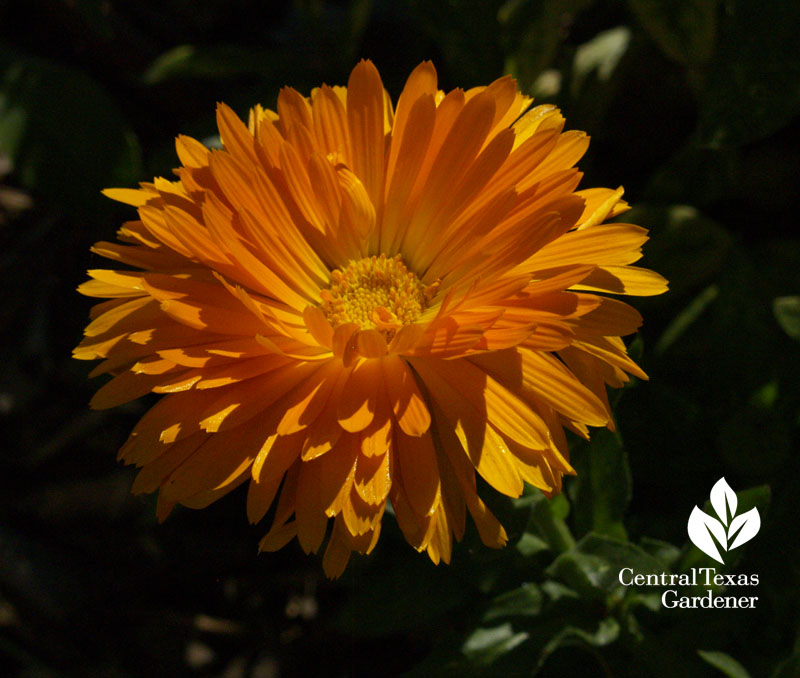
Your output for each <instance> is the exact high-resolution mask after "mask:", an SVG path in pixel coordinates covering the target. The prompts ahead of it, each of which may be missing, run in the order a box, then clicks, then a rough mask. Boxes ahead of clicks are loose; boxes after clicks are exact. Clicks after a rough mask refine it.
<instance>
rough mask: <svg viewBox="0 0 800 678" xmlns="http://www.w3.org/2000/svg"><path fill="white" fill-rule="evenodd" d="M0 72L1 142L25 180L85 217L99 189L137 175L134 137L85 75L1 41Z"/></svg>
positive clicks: (97, 204)
mask: <svg viewBox="0 0 800 678" xmlns="http://www.w3.org/2000/svg"><path fill="white" fill-rule="evenodd" d="M0 72H2V76H1V77H0V146H1V147H2V150H3V152H5V153H7V154H8V155H10V156H11V158H12V159H13V161H14V166H15V172H16V175H17V177H18V179H19V181H20V182H21V183H22V185H23V186H25V187H26V188H28V189H31V190H32V191H35V192H36V193H38V194H39V195H41V196H43V197H45V198H47V199H48V201H49V202H50V203H53V204H57V205H59V206H60V208H62V209H65V210H68V211H72V212H73V213H75V214H78V215H80V216H82V217H87V216H91V215H93V214H95V213H96V212H97V211H98V210H102V209H104V207H103V206H104V205H105V204H106V203H107V201H105V200H104V199H103V198H102V197H101V196H100V191H101V190H102V189H103V188H105V187H110V186H128V185H130V184H133V183H134V182H135V181H136V180H138V179H140V178H141V152H140V149H139V144H138V141H137V140H136V137H135V136H134V134H133V132H132V131H131V129H130V128H129V127H128V125H127V123H126V121H125V119H124V118H123V116H122V112H121V111H120V109H119V108H118V107H117V105H116V103H115V102H114V101H113V100H112V99H111V98H110V97H109V95H108V94H107V93H106V92H105V91H104V90H103V89H102V88H101V87H100V85H98V84H97V83H96V82H94V81H93V80H92V79H91V78H89V77H88V76H87V75H86V74H84V73H82V72H81V71H77V70H74V69H72V68H70V67H68V66H65V65H63V64H59V63H54V62H51V61H48V60H46V59H42V58H39V57H33V56H27V55H23V54H20V53H17V52H14V51H12V50H10V49H4V48H2V47H0Z"/></svg>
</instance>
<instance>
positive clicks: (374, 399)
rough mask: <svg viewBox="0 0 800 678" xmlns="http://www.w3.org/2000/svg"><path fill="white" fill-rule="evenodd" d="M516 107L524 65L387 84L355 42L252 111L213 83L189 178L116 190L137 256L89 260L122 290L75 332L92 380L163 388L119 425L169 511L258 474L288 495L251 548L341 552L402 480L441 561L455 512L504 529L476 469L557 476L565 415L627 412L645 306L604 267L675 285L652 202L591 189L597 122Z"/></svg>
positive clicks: (546, 480) (360, 546)
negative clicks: (342, 74) (481, 75)
mask: <svg viewBox="0 0 800 678" xmlns="http://www.w3.org/2000/svg"><path fill="white" fill-rule="evenodd" d="M529 106H530V100H529V99H528V98H527V97H525V96H524V95H522V94H521V93H520V92H519V91H518V90H517V88H516V84H515V83H514V81H513V80H512V79H511V78H509V77H504V78H501V79H499V80H496V81H495V82H493V83H492V84H491V85H489V86H488V87H478V88H475V89H471V90H468V91H466V92H464V91H462V90H459V89H456V90H453V91H451V92H449V93H446V94H445V93H444V92H442V91H440V90H439V89H438V87H437V80H436V72H435V70H434V68H433V66H432V65H431V64H430V63H427V62H426V63H423V64H421V65H420V66H418V67H417V68H416V69H415V70H414V71H413V73H412V74H411V76H410V77H409V79H408V82H407V83H406V85H405V88H404V89H403V92H402V93H401V95H400V98H399V100H398V102H397V105H396V107H393V106H392V102H391V100H390V98H389V96H388V95H387V93H386V91H385V90H384V88H383V85H382V83H381V80H380V76H379V75H378V71H377V70H376V69H375V67H374V66H373V65H372V63H370V62H369V61H362V62H361V63H359V64H358V65H357V66H356V68H355V69H354V70H353V72H352V74H351V76H350V80H349V82H348V86H347V88H342V87H327V86H325V85H323V86H322V87H320V88H318V89H315V90H314V91H312V93H311V96H310V97H304V96H302V95H300V94H299V93H297V92H296V91H294V90H292V89H284V90H282V91H281V93H280V96H279V97H278V106H277V109H278V110H277V112H273V111H269V110H265V109H263V108H261V107H260V106H256V107H255V108H253V109H252V110H251V112H250V116H249V120H248V122H247V124H245V123H243V122H242V121H241V120H239V118H237V116H236V115H235V114H234V113H233V111H232V110H231V109H230V108H228V107H227V106H225V105H224V104H220V105H219V107H218V109H217V122H218V125H219V131H220V135H221V139H222V144H223V149H222V150H209V149H208V148H206V147H204V146H203V145H202V144H200V143H199V142H197V141H195V140H194V139H191V138H189V137H185V136H179V137H178V139H177V151H178V156H179V158H180V161H181V164H182V166H181V167H180V168H178V169H177V170H176V171H175V173H176V175H177V181H168V180H166V179H162V178H157V179H155V181H154V182H153V183H143V184H141V188H140V189H136V190H131V189H110V190H108V191H106V194H107V195H108V196H109V197H111V198H113V199H115V200H119V201H122V202H125V203H128V204H130V205H133V206H134V207H136V208H138V219H136V220H134V221H129V222H127V223H125V224H124V225H123V226H122V228H121V229H120V231H119V233H118V235H119V240H120V241H122V244H118V243H107V242H101V243H97V244H96V245H95V246H94V248H93V251H94V252H96V253H97V254H100V255H102V256H104V257H107V258H109V259H112V260H114V261H116V262H119V263H120V264H123V265H125V266H126V267H127V268H125V269H124V270H122V269H120V270H105V269H103V270H92V271H89V275H90V276H91V278H92V280H90V281H88V282H86V283H84V284H83V285H81V287H80V291H81V292H82V293H84V294H86V295H89V296H94V297H103V298H107V299H108V300H107V301H104V302H103V303H100V304H98V305H97V306H95V307H94V309H93V310H92V318H93V320H92V322H91V323H90V324H89V326H88V327H87V328H86V338H85V339H84V341H83V342H82V343H81V345H80V346H79V347H78V348H77V349H76V351H75V356H76V357H77V358H80V359H87V360H88V359H96V358H102V359H103V362H102V363H100V365H98V367H97V368H96V369H95V370H94V372H93V374H100V373H104V372H109V373H111V374H112V375H114V376H113V379H111V381H109V382H108V383H107V384H106V385H105V386H103V387H102V388H101V389H100V390H99V391H98V392H97V394H96V395H95V397H94V399H93V400H92V406H93V407H96V408H106V407H113V406H115V405H119V404H121V403H124V402H127V401H129V400H132V399H134V398H138V397H140V396H142V395H144V394H146V393H150V392H154V393H160V394H163V396H162V398H161V399H160V400H159V401H158V402H157V404H156V405H155V406H154V407H153V408H152V409H150V410H149V412H148V413H147V414H145V416H144V417H143V418H142V420H141V421H140V422H139V423H138V425H137V426H136V427H135V428H134V430H133V432H132V433H131V436H130V438H129V440H128V441H127V442H126V443H125V445H124V446H123V447H122V449H121V451H120V457H121V458H122V459H123V460H125V461H126V462H128V463H131V464H136V465H137V466H139V467H141V470H140V471H139V474H138V476H137V478H136V481H135V483H134V488H133V489H134V492H153V491H156V490H157V491H158V515H159V517H161V518H163V517H165V516H166V515H167V514H168V513H169V512H170V510H171V509H172V507H173V506H174V505H175V504H183V505H185V506H189V507H193V508H199V507H203V506H206V505H208V504H209V503H211V502H213V501H214V500H215V499H217V498H219V497H220V496H222V495H224V494H226V493H227V492H229V491H230V490H231V489H233V488H234V487H236V486H238V485H239V484H241V483H245V482H246V483H248V495H247V513H248V516H249V518H250V520H251V521H252V522H254V523H255V522H258V521H260V520H262V518H264V516H265V515H266V514H267V512H268V511H270V508H271V507H273V505H274V509H273V510H272V526H271V528H270V529H269V531H268V532H267V534H266V536H265V537H264V538H263V540H262V541H261V548H262V549H263V550H275V549H278V548H281V547H282V546H283V545H284V544H286V543H287V542H289V541H290V540H291V539H292V538H294V537H295V536H296V537H297V538H298V540H299V542H300V545H301V546H302V547H303V549H304V550H305V551H306V552H312V551H315V552H316V551H318V550H319V549H320V548H321V547H322V546H323V544H325V545H326V546H325V555H324V558H323V564H324V568H325V571H326V572H327V574H328V575H329V576H337V575H339V574H340V573H341V572H342V571H343V570H344V568H345V566H346V564H347V561H348V558H349V556H350V553H351V552H352V551H358V552H361V553H365V552H367V553H368V552H369V551H371V550H372V549H373V547H374V546H375V544H376V542H377V540H378V536H379V534H380V529H381V521H382V519H383V514H384V511H385V508H386V506H387V504H388V503H389V502H390V503H391V506H392V507H393V509H394V513H395V515H396V518H397V522H398V523H399V525H400V528H401V529H402V531H403V534H404V535H405V537H406V539H407V540H408V541H409V543H410V544H411V545H412V546H414V547H415V548H416V549H417V550H420V551H422V550H425V551H427V553H428V555H429V556H430V557H431V559H432V560H433V561H434V562H437V563H438V562H439V561H440V560H444V561H448V560H449V558H450V554H451V549H452V543H453V538H454V537H455V539H460V538H461V536H462V535H463V533H464V529H465V519H466V518H465V517H466V513H467V512H469V514H470V515H471V516H472V519H473V520H474V521H475V524H476V526H477V529H478V532H479V533H480V536H481V539H482V540H483V541H484V543H486V544H487V545H488V546H493V547H500V546H502V545H503V544H504V543H505V541H506V534H505V531H504V530H503V527H502V526H501V525H500V523H499V522H498V521H497V520H496V518H495V517H494V516H493V515H492V514H491V513H490V512H489V510H488V509H487V508H486V506H485V505H484V503H483V501H482V500H481V498H480V497H479V496H478V493H477V492H476V475H475V473H476V471H477V473H478V474H480V475H481V476H482V477H483V478H484V479H485V480H486V482H487V483H488V484H489V485H490V486H492V487H493V488H494V489H496V490H497V491H499V492H502V493H503V494H506V495H509V496H512V497H516V496H519V495H520V494H521V492H522V490H523V485H524V483H530V484H531V485H534V486H535V487H538V488H540V489H541V490H542V491H543V492H545V493H546V494H548V495H552V494H554V493H556V492H558V491H559V490H560V488H561V478H562V475H564V474H571V473H574V471H573V469H572V467H571V466H570V464H569V461H568V448H567V443H566V440H565V435H564V428H568V429H570V430H572V431H574V432H575V433H577V434H578V435H582V436H584V437H587V436H588V428H587V427H589V426H608V427H613V423H612V417H611V412H610V409H609V405H608V400H607V398H606V385H611V386H615V387H619V386H621V385H622V384H623V383H624V382H626V381H627V380H628V374H634V375H637V376H639V377H641V378H645V375H644V373H643V372H642V371H641V369H639V367H638V366H637V365H636V364H635V363H634V362H633V361H631V360H630V358H628V356H627V355H626V351H625V345H624V344H623V342H622V340H621V339H620V336H624V335H627V334H631V333H633V332H635V331H636V329H637V328H638V326H639V325H640V323H641V318H640V316H639V314H638V313H637V312H636V311H635V310H634V309H633V308H631V307H630V306H628V305H626V304H624V303H622V302H620V301H617V300H616V299H614V298H611V297H609V296H603V295H600V294H597V293H598V292H601V293H602V292H605V293H612V294H632V295H651V294H658V293H661V292H663V291H664V290H665V289H666V286H665V281H664V280H663V278H661V277H660V276H659V275H657V274H656V273H653V272H651V271H648V270H645V269H641V268H636V267H633V266H630V264H631V263H632V262H634V261H636V260H637V259H638V258H639V257H640V256H641V254H640V247H641V245H642V243H643V242H644V241H645V240H646V231H645V230H644V229H642V228H639V227H638V226H634V225H630V224H622V223H612V224H603V222H604V221H606V220H607V219H608V218H610V217H614V216H616V215H618V214H620V213H621V212H623V211H624V210H625V209H627V205H626V203H625V202H624V201H623V200H622V189H617V190H610V189H603V188H600V189H588V190H576V189H577V187H578V183H579V181H580V179H581V173H580V172H579V171H578V169H577V168H576V167H575V164H576V162H577V161H578V159H579V158H580V157H581V156H582V155H583V153H584V152H585V150H586V148H587V145H588V138H587V137H586V135H585V134H583V133H582V132H563V131H562V130H563V127H564V119H563V117H562V116H561V115H560V113H559V111H558V110H557V109H556V108H555V107H553V106H539V107H536V108H530V109H529ZM131 269H133V270H131ZM331 519H332V520H331ZM331 522H332V524H331V525H329V523H331ZM329 527H330V529H329Z"/></svg>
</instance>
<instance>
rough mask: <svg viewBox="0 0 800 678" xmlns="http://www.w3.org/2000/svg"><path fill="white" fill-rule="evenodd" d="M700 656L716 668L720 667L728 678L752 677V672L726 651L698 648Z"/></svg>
mask: <svg viewBox="0 0 800 678" xmlns="http://www.w3.org/2000/svg"><path fill="white" fill-rule="evenodd" d="M697 654H699V655H700V658H701V659H702V660H703V661H704V662H706V663H707V664H710V665H711V666H713V667H714V668H715V669H719V670H720V671H721V672H722V673H724V674H725V675H726V676H728V678H750V674H749V673H748V672H747V670H746V669H745V668H744V666H742V665H741V664H740V663H739V662H737V661H736V660H735V659H734V658H733V657H731V656H730V655H727V654H725V653H724V652H712V651H710V650H698V651H697Z"/></svg>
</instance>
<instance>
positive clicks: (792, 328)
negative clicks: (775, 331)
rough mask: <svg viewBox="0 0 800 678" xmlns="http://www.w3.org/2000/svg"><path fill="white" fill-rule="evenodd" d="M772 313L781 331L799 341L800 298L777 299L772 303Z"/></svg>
mask: <svg viewBox="0 0 800 678" xmlns="http://www.w3.org/2000/svg"><path fill="white" fill-rule="evenodd" d="M772 312H773V313H774V314H775V319H776V320H777V321H778V324H779V325H780V326H781V327H782V328H783V331H784V332H786V334H788V335H789V336H790V337H791V338H792V339H796V340H797V341H800V296H791V297H778V298H777V299H775V300H774V301H773V302H772Z"/></svg>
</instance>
